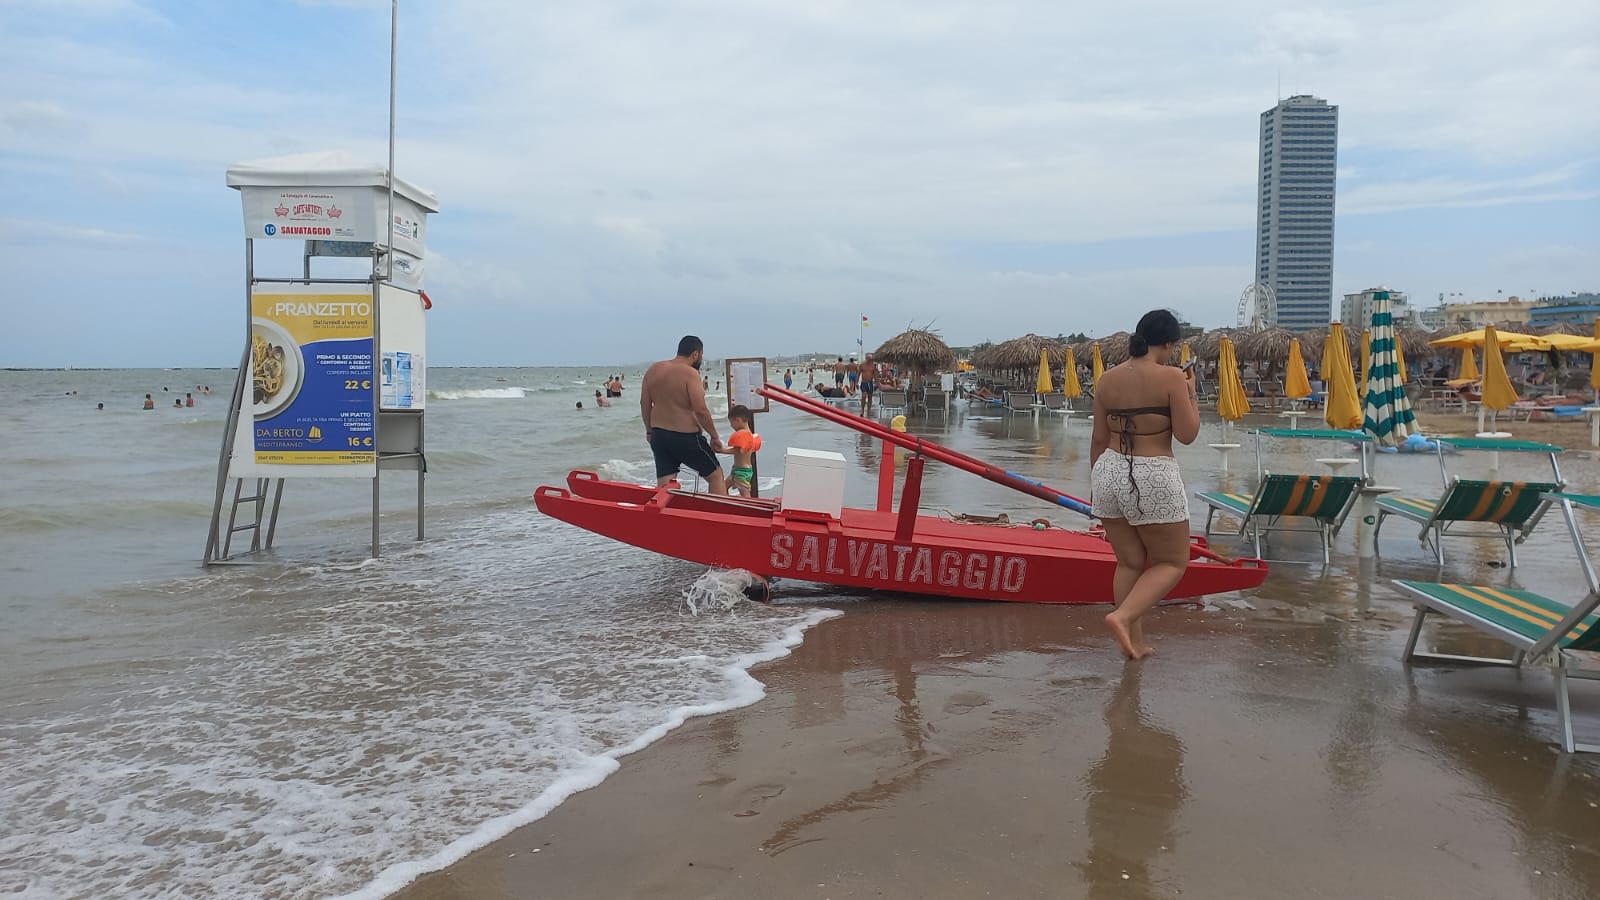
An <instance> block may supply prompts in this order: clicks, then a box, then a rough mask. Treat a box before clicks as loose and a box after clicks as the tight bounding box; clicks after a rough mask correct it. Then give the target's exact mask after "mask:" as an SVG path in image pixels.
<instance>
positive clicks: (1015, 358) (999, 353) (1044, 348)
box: [983, 334, 1067, 372]
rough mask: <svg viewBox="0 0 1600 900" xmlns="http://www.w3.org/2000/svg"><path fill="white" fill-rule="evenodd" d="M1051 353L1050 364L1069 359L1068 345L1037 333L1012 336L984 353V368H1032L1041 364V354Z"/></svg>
mask: <svg viewBox="0 0 1600 900" xmlns="http://www.w3.org/2000/svg"><path fill="white" fill-rule="evenodd" d="M1040 353H1048V354H1049V355H1050V365H1052V366H1059V365H1062V364H1063V363H1065V362H1066V361H1067V348H1066V345H1064V344H1061V343H1058V342H1057V341H1054V340H1052V339H1050V338H1047V337H1040V336H1039V335H1037V334H1025V335H1023V336H1022V337H1018V338H1012V339H1011V340H1009V341H1006V342H1005V343H1003V344H996V345H995V347H994V349H992V350H990V351H989V352H988V353H986V354H984V364H983V368H986V369H990V370H993V371H997V372H1004V371H1013V370H1015V371H1021V370H1032V369H1035V368H1037V367H1038V365H1039V354H1040Z"/></svg>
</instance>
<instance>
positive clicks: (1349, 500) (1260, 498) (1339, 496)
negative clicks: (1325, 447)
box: [1195, 472, 1365, 566]
mask: <svg viewBox="0 0 1600 900" xmlns="http://www.w3.org/2000/svg"><path fill="white" fill-rule="evenodd" d="M1320 482H1326V483H1327V484H1326V486H1321V487H1319V483H1320ZM1364 483H1365V482H1364V481H1363V479H1361V478H1360V477H1358V476H1355V475H1273V474H1272V473H1270V472H1269V473H1266V475H1265V477H1264V478H1262V480H1261V484H1260V485H1259V486H1258V487H1257V488H1256V492H1255V495H1254V496H1252V497H1251V498H1250V503H1249V505H1248V506H1247V507H1246V508H1245V510H1244V512H1243V513H1242V514H1241V513H1240V512H1239V510H1238V509H1237V508H1236V507H1235V506H1233V505H1231V504H1229V503H1228V502H1226V501H1224V500H1222V499H1220V497H1221V495H1218V494H1214V493H1210V492H1205V491H1198V492H1196V493H1195V496H1196V497H1197V498H1198V499H1199V500H1200V501H1201V502H1202V503H1204V504H1205V505H1206V525H1205V535H1206V536H1207V537H1210V536H1211V525H1212V522H1213V520H1214V519H1215V517H1216V514H1217V513H1218V512H1224V513H1227V514H1228V515H1233V516H1241V515H1242V518H1241V519H1240V522H1239V536H1240V537H1242V538H1248V539H1249V540H1250V542H1251V546H1252V548H1253V549H1254V551H1255V556H1256V558H1257V559H1264V558H1265V557H1263V556H1262V555H1261V539H1262V534H1263V533H1265V532H1269V531H1280V532H1300V533H1305V534H1315V535H1317V536H1318V538H1319V539H1320V540H1321V542H1322V564H1323V565H1324V566H1327V565H1329V564H1330V563H1331V562H1332V561H1333V536H1334V535H1335V534H1338V533H1339V528H1340V527H1341V526H1343V524H1344V520H1345V519H1346V518H1347V517H1348V516H1349V515H1350V510H1351V509H1353V508H1354V507H1355V502H1356V497H1357V494H1358V492H1359V491H1360V489H1361V487H1362V485H1363V484H1364ZM1302 484H1304V486H1305V487H1307V488H1310V489H1312V490H1321V491H1322V492H1323V494H1324V499H1323V500H1322V501H1321V502H1320V503H1319V507H1321V506H1322V505H1323V504H1326V503H1327V502H1328V501H1327V499H1326V497H1327V494H1329V493H1332V495H1333V498H1334V500H1336V501H1337V502H1338V505H1337V507H1336V509H1337V513H1336V514H1334V515H1312V514H1307V513H1305V512H1296V511H1292V510H1291V509H1287V508H1284V507H1282V506H1280V507H1277V508H1274V509H1268V508H1266V506H1265V504H1266V502H1267V501H1268V500H1269V499H1272V498H1275V497H1276V496H1277V495H1278V491H1277V490H1275V489H1288V491H1289V498H1290V499H1293V498H1294V497H1295V496H1296V494H1295V490H1294V489H1295V488H1297V487H1299V486H1301V485H1302ZM1302 496H1303V495H1302ZM1291 518H1295V519H1311V520H1312V522H1313V527H1311V528H1296V527H1292V526H1289V525H1285V524H1283V521H1284V520H1285V519H1291Z"/></svg>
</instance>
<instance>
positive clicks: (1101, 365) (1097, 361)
mask: <svg viewBox="0 0 1600 900" xmlns="http://www.w3.org/2000/svg"><path fill="white" fill-rule="evenodd" d="M1089 369H1090V371H1091V373H1092V374H1091V376H1090V377H1092V378H1093V379H1094V383H1095V384H1099V383H1100V376H1101V375H1104V374H1105V373H1106V364H1105V361H1104V360H1102V359H1101V358H1100V342H1099V341H1095V342H1094V362H1092V363H1090V364H1089Z"/></svg>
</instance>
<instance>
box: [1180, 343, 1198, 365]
mask: <svg viewBox="0 0 1600 900" xmlns="http://www.w3.org/2000/svg"><path fill="white" fill-rule="evenodd" d="M1191 359H1194V354H1193V353H1191V352H1189V342H1188V341H1184V342H1183V346H1182V347H1180V348H1179V349H1178V365H1180V366H1187V365H1188V364H1189V360H1191Z"/></svg>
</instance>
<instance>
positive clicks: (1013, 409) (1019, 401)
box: [1006, 391, 1033, 416]
mask: <svg viewBox="0 0 1600 900" xmlns="http://www.w3.org/2000/svg"><path fill="white" fill-rule="evenodd" d="M1006 412H1008V413H1011V414H1012V415H1017V414H1021V415H1025V416H1031V415H1033V395H1032V394H1030V393H1028V392H1026V391H1006Z"/></svg>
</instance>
